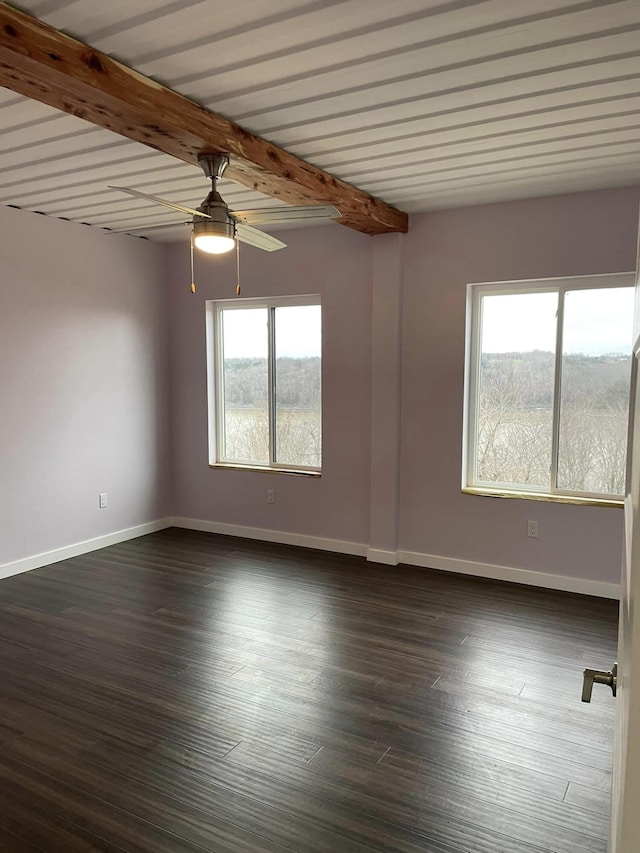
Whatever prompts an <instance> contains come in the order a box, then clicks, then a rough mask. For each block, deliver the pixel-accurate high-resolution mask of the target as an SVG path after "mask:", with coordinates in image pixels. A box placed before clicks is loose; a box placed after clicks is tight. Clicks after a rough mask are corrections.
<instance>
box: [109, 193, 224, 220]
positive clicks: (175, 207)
mask: <svg viewBox="0 0 640 853" xmlns="http://www.w3.org/2000/svg"><path fill="white" fill-rule="evenodd" d="M109 189H110V190H120V192H122V193H128V195H132V196H135V197H136V198H143V199H145V201H153V202H154V203H155V204H163V205H164V206H165V207H170V208H171V209H172V210H178V211H180V213H187V214H189V215H190V216H202V218H203V219H211V217H210V216H209V214H208V213H203V212H202V211H201V210H195V209H194V208H193V207H185V206H184V205H183V204H174V203H173V202H172V201H167V200H166V199H164V198H158V196H157V195H147V193H141V192H139V191H138V190H132V189H129V187H109Z"/></svg>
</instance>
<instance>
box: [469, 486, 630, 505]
mask: <svg viewBox="0 0 640 853" xmlns="http://www.w3.org/2000/svg"><path fill="white" fill-rule="evenodd" d="M462 492H463V494H465V495H482V496H483V497H485V498H517V499H520V500H525V501H547V502H548V503H560V504H577V505H580V506H610V507H618V508H621V507H623V506H624V501H623V500H622V499H618V498H582V497H579V496H578V495H551V494H544V493H542V492H515V491H511V492H510V491H508V490H507V489H489V488H479V487H477V486H465V487H463V489H462Z"/></svg>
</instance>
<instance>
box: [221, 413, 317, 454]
mask: <svg viewBox="0 0 640 853" xmlns="http://www.w3.org/2000/svg"><path fill="white" fill-rule="evenodd" d="M225 442H226V453H225V458H226V459H227V460H228V461H234V462H254V463H260V464H265V463H268V461H269V422H268V414H267V411H266V410H265V409H255V408H253V409H252V408H227V409H226V410H225ZM276 461H277V462H280V463H282V464H285V465H303V466H305V467H306V466H309V467H314V468H319V467H320V465H321V462H322V427H321V423H320V416H319V412H317V411H309V410H303V409H284V410H280V411H279V412H278V414H277V419H276Z"/></svg>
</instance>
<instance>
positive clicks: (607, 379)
mask: <svg viewBox="0 0 640 853" xmlns="http://www.w3.org/2000/svg"><path fill="white" fill-rule="evenodd" d="M632 326H633V288H632V287H616V288H602V289H597V290H572V291H568V292H567V293H566V294H565V301H564V329H563V347H562V349H563V352H562V384H561V396H560V441H559V446H558V488H560V489H565V490H568V491H573V492H590V493H595V494H607V495H623V494H624V487H625V468H626V452H627V418H628V412H629V381H630V373H631V335H632Z"/></svg>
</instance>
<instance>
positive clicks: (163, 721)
mask: <svg viewBox="0 0 640 853" xmlns="http://www.w3.org/2000/svg"><path fill="white" fill-rule="evenodd" d="M616 631H617V606H616V604H615V603H614V602H610V601H602V600H598V599H593V598H587V597H581V596H573V595H570V594H566V593H555V592H548V591H544V590H538V589H533V588H528V587H519V586H514V585H508V584H500V583H495V582H490V581H483V580H477V579H473V578H464V577H460V576H455V575H450V574H443V573H439V572H432V571H427V570H424V569H412V568H408V567H398V568H390V567H384V566H375V565H372V564H367V563H366V562H365V561H364V560H362V559H359V558H355V557H340V556H336V555H333V554H326V553H321V552H316V551H306V550H303V549H297V548H292V547H286V546H277V545H267V544H263V543H255V542H248V541H245V540H239V539H233V538H228V537H220V536H213V535H208V534H204V533H194V532H189V531H183V530H177V529H172V530H166V531H163V532H161V533H157V534H154V535H152V536H146V537H144V538H141V539H138V540H134V541H131V542H127V543H124V544H121V545H117V546H114V547H112V548H106V549H104V550H102V551H96V552H94V553H92V554H89V555H86V556H83V557H78V558H76V559H73V560H67V561H66V562H64V563H58V564H56V565H53V566H49V567H47V568H44V569H39V570H37V571H33V572H29V573H27V574H23V575H19V576H16V577H13V578H9V579H6V580H3V581H0V675H1V678H0V850H2V851H16V853H18V851H33V850H41V851H47V853H52V851H56V853H57V851H64V853H70V851H94V850H101V851H116V850H127V851H145V852H146V853H178V851H202V850H208V851H216V853H226V851H229V853H239V851H240V853H241V851H262V850H264V851H274V852H275V851H284V850H297V851H371V850H385V851H433V853H461V851H466V853H541V851H555V853H604V851H605V850H606V846H607V845H606V838H607V823H608V817H607V812H608V808H609V804H608V791H609V785H610V765H611V754H612V735H613V711H614V700H613V698H612V697H611V694H610V692H609V691H607V690H606V688H603V687H596V688H595V690H594V699H593V702H592V704H591V705H583V704H582V703H581V702H580V693H581V672H582V669H583V668H584V667H585V666H593V667H606V668H609V667H610V665H611V663H612V662H613V660H614V659H615V655H616Z"/></svg>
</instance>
